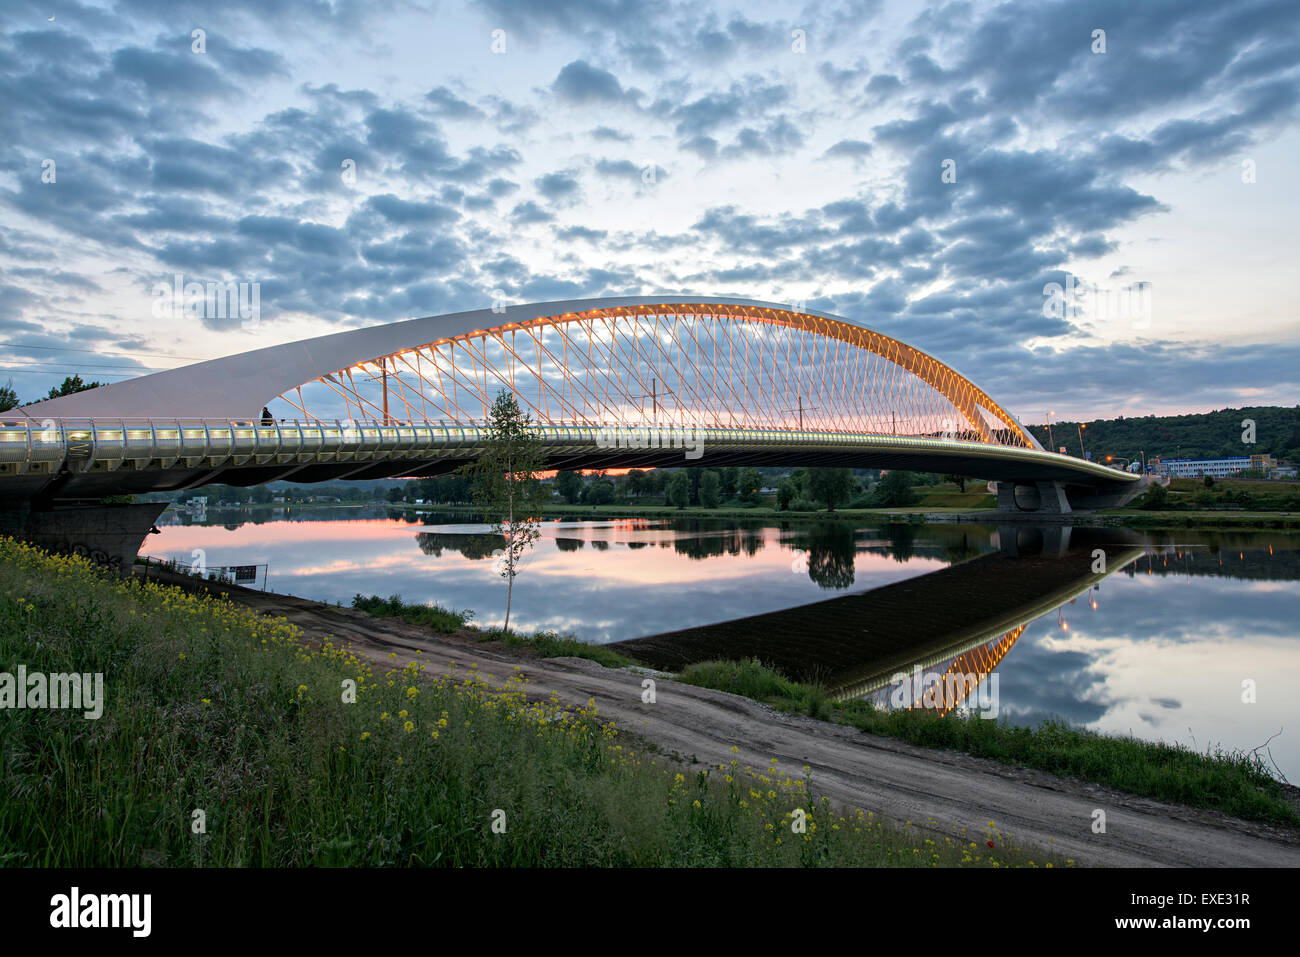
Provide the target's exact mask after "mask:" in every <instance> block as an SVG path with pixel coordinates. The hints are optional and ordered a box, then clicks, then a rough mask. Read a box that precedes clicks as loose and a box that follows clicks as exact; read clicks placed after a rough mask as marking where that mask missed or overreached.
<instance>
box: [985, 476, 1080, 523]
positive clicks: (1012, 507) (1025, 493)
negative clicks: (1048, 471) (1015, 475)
mask: <svg viewBox="0 0 1300 957" xmlns="http://www.w3.org/2000/svg"><path fill="white" fill-rule="evenodd" d="M998 511H1000V512H1007V513H1013V512H1014V513H1021V512H1028V513H1032V514H1035V515H1069V514H1070V512H1071V511H1072V509H1071V508H1070V500H1069V498H1067V497H1066V494H1065V486H1064V485H1063V484H1062V483H1061V482H1033V483H1017V482H998Z"/></svg>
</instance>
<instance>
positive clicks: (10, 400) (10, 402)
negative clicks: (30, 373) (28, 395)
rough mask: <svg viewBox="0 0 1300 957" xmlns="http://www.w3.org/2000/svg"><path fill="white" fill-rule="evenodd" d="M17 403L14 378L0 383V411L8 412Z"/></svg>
mask: <svg viewBox="0 0 1300 957" xmlns="http://www.w3.org/2000/svg"><path fill="white" fill-rule="evenodd" d="M17 405H18V393H17V392H15V391H14V380H13V379H10V380H9V381H8V382H7V383H5V384H4V385H0V412H8V411H9V410H10V409H13V408H16V407H17Z"/></svg>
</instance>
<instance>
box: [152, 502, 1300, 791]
mask: <svg viewBox="0 0 1300 957" xmlns="http://www.w3.org/2000/svg"><path fill="white" fill-rule="evenodd" d="M189 522H191V520H190V519H188V518H187V517H182V516H178V515H175V514H174V513H172V512H168V513H167V515H166V516H165V517H164V524H162V526H161V534H159V535H154V536H150V539H149V541H148V542H146V545H145V551H146V552H147V553H148V554H149V555H151V556H156V557H162V558H172V559H177V560H179V561H183V562H188V561H190V560H191V556H192V554H193V551H194V549H203V550H204V552H205V553H206V554H205V559H206V561H207V563H208V564H209V565H249V564H255V563H267V565H268V567H269V587H270V588H271V589H273V590H275V591H279V592H287V593H291V594H295V595H302V596H305V597H309V598H315V599H319V600H323V601H331V602H342V603H344V604H347V603H349V602H350V601H351V598H352V596H353V595H354V594H356V593H357V592H361V593H364V594H379V595H391V594H395V593H396V594H400V595H401V596H402V597H403V598H404V599H406V600H407V601H421V602H438V603H440V604H443V605H446V606H449V607H453V608H456V609H465V608H470V609H473V610H474V611H475V613H476V617H475V620H476V621H477V622H479V623H480V624H484V625H494V624H495V625H499V624H500V623H501V621H502V619H503V617H504V610H505V609H504V605H505V584H504V582H503V581H502V580H501V579H500V578H499V576H497V575H496V574H495V572H494V569H493V561H492V557H491V555H492V551H493V549H495V548H498V547H499V545H500V542H499V540H495V541H494V540H493V539H492V537H491V536H490V535H488V534H487V528H486V526H484V525H479V524H469V523H465V522H464V521H463V520H457V519H456V518H454V517H453V518H449V517H446V516H437V515H425V516H421V517H419V518H418V519H416V518H415V517H414V516H411V517H398V516H396V515H395V514H394V513H390V512H388V510H386V509H384V508H382V507H373V506H370V507H356V508H344V507H340V508H337V509H311V510H305V509H304V510H297V511H294V510H285V509H281V510H275V511H262V512H257V511H245V512H221V513H218V512H215V511H209V513H208V516H207V518H206V519H205V520H204V521H202V522H199V523H189ZM185 523H189V524H185ZM1099 554H1100V555H1102V556H1104V557H1103V562H1102V564H1103V565H1104V566H1105V567H1104V570H1103V571H1102V572H1101V573H1100V574H1099V573H1098V562H1097V556H1098V555H1099ZM793 609H797V611H796V610H793ZM737 619H740V620H739V621H738V620H737ZM511 624H512V626H514V627H516V628H517V629H519V630H529V631H531V630H534V629H541V628H547V629H555V630H557V631H560V632H565V633H572V634H575V635H577V636H578V637H579V638H582V639H584V640H586V641H591V642H598V643H608V642H615V641H624V640H627V639H635V638H641V637H643V636H659V637H656V638H654V639H647V641H646V642H643V643H639V644H640V645H645V646H646V647H645V651H646V652H647V656H641V655H639V656H638V657H642V659H643V660H647V661H650V662H651V663H656V658H657V659H658V661H659V662H661V663H665V664H668V665H678V666H679V665H680V664H681V663H683V662H686V661H690V660H699V659H700V658H701V657H718V656H720V655H725V656H726V657H742V656H747V655H750V654H756V655H758V656H759V657H760V658H762V659H763V660H766V661H772V662H773V663H776V664H778V665H779V666H780V667H781V668H782V670H785V671H787V672H788V673H791V674H794V675H795V676H798V677H816V678H818V679H819V680H822V681H824V682H826V683H828V684H829V685H830V686H832V687H833V688H838V689H839V690H840V693H841V696H847V695H850V694H860V693H865V689H869V688H873V687H874V688H877V689H878V687H879V680H877V679H878V678H879V675H880V673H882V672H890V671H898V670H904V671H910V670H911V668H912V666H913V665H920V666H923V667H925V668H927V669H932V668H937V669H938V670H939V671H940V672H942V671H943V670H944V668H945V667H947V668H950V669H951V668H957V669H958V670H964V671H966V672H969V671H970V670H971V669H972V668H975V669H976V670H977V671H981V672H984V671H987V672H988V673H993V674H996V677H997V688H998V700H999V710H1000V713H1001V714H1002V716H1003V717H1005V718H1007V719H1008V720H1010V721H1013V722H1015V723H1034V722H1036V721H1037V720H1039V719H1041V718H1043V717H1047V716H1051V715H1055V716H1061V717H1065V718H1067V719H1069V720H1071V721H1073V722H1076V723H1080V724H1084V725H1087V726H1088V727H1091V728H1094V729H1097V730H1101V731H1110V732H1122V733H1131V734H1134V735H1136V736H1139V737H1142V738H1147V739H1151V740H1156V739H1163V740H1166V741H1179V742H1182V743H1185V744H1188V745H1192V746H1194V747H1196V748H1198V749H1200V750H1204V749H1206V748H1207V747H1223V748H1225V749H1254V748H1256V747H1259V746H1260V745H1262V744H1263V743H1264V742H1265V741H1266V740H1267V739H1269V737H1270V736H1272V735H1275V733H1276V732H1278V731H1279V729H1285V730H1282V733H1281V734H1279V735H1277V736H1276V737H1273V739H1272V742H1271V744H1270V745H1269V748H1270V750H1271V756H1272V760H1273V761H1275V762H1276V764H1277V765H1278V767H1279V768H1280V769H1281V770H1282V772H1283V773H1284V774H1286V776H1287V777H1288V779H1289V780H1291V781H1293V782H1295V781H1300V722H1298V721H1297V720H1296V719H1297V717H1300V708H1297V706H1296V705H1295V703H1294V702H1295V698H1294V689H1295V688H1296V687H1300V537H1297V536H1294V535H1291V536H1288V535H1285V534H1283V533H1280V532H1278V533H1246V532H1192V531H1188V532H1175V533H1165V532H1160V533H1151V534H1145V533H1137V532H1131V531H1125V530H1086V529H1074V530H1073V531H1072V532H1070V533H1069V534H1068V535H1067V536H1066V539H1065V540H1062V539H1061V536H1060V535H1059V534H1057V533H1053V532H1050V531H1049V532H1048V533H1047V536H1046V539H1045V540H1044V536H1043V535H1042V534H1041V533H1039V532H1036V531H1034V530H1028V531H1026V530H1023V529H1022V530H1011V529H1006V528H1004V529H1001V530H999V529H997V528H996V527H986V526H979V525H951V526H924V527H917V526H908V525H895V526H890V525H869V524H862V523H857V522H854V523H825V522H817V523H803V524H801V523H797V522H792V523H788V524H778V523H772V522H755V523H742V522H734V521H720V520H692V519H686V520H646V519H628V520H619V521H571V520H565V521H552V522H547V523H545V524H544V525H543V532H542V538H541V540H540V541H539V542H538V544H537V547H536V549H535V550H534V551H533V552H532V553H530V554H529V555H528V556H527V557H526V559H525V561H524V565H523V567H522V569H521V571H520V573H519V576H518V578H517V579H516V581H515V594H514V606H513V612H512V621H511ZM663 633H672V634H667V635H665V634H663ZM972 663H975V664H972ZM873 681H874V682H875V683H874V684H873ZM1243 682H1245V683H1247V685H1246V686H1247V687H1250V683H1253V688H1254V698H1255V700H1254V702H1253V703H1249V702H1244V701H1243V696H1244V692H1243ZM1245 696H1246V697H1249V695H1245ZM1261 754H1263V752H1261ZM1266 757H1267V756H1266Z"/></svg>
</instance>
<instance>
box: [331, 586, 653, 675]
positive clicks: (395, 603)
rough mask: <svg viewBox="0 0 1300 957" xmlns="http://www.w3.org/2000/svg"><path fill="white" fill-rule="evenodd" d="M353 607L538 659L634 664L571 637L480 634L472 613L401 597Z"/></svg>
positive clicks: (360, 599)
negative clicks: (467, 635) (471, 637)
mask: <svg viewBox="0 0 1300 957" xmlns="http://www.w3.org/2000/svg"><path fill="white" fill-rule="evenodd" d="M352 607H353V608H357V609H360V610H361V611H364V612H366V613H367V614H369V615H374V616H375V617H377V618H400V619H401V620H402V621H404V622H407V623H408V624H412V625H421V626H423V627H426V628H431V629H433V630H434V631H439V632H443V633H444V634H453V633H456V632H475V633H476V634H475V637H476V638H477V639H478V640H479V641H500V642H502V643H504V644H506V645H508V646H510V647H511V648H514V649H516V650H519V651H526V652H528V653H529V654H532V655H536V656H537V657H539V658H587V659H589V660H591V661H598V662H600V663H601V664H602V665H604V666H605V667H606V668H625V667H627V666H628V665H631V664H634V662H633V661H632V659H630V658H626V657H624V656H623V655H620V654H619V653H618V652H616V651H613V650H612V649H610V648H606V647H604V646H602V645H592V644H588V643H587V642H585V641H580V640H578V639H577V638H575V637H573V636H572V635H560V634H558V633H557V632H554V631H538V632H536V633H535V634H532V635H520V634H517V633H516V632H513V631H509V632H507V631H502V630H501V629H500V628H495V629H490V630H486V631H480V630H479V629H478V628H476V627H475V626H473V625H471V624H470V622H471V621H472V620H473V618H474V612H472V611H468V610H466V611H450V610H448V609H446V608H443V607H442V606H441V605H437V604H432V605H416V604H408V603H406V602H404V601H402V596H401V595H390V596H389V597H387V598H380V597H379V596H378V595H371V596H369V597H368V598H367V597H365V596H362V595H357V596H356V597H355V598H353V599H352Z"/></svg>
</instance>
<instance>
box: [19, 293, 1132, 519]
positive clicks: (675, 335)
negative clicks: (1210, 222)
mask: <svg viewBox="0 0 1300 957" xmlns="http://www.w3.org/2000/svg"><path fill="white" fill-rule="evenodd" d="M502 390H506V391H509V392H511V393H513V395H514V396H515V397H516V398H517V400H518V402H519V404H520V406H521V408H523V409H524V410H525V411H526V412H528V413H529V415H530V416H531V418H532V421H533V423H534V426H535V428H536V430H537V432H538V434H539V436H540V438H541V439H542V442H543V444H544V447H545V450H546V454H547V458H548V463H549V465H550V467H553V468H562V469H563V468H569V469H583V468H614V467H654V466H674V465H709V466H722V465H734V464H745V465H775V466H781V465H808V466H819V465H827V466H829V465H835V466H851V467H866V468H908V469H917V470H923V471H932V472H945V473H955V474H964V475H972V476H978V477H981V478H990V479H995V480H997V481H998V483H999V484H998V489H999V506H1000V508H1001V509H1002V510H1004V511H1025V510H1039V511H1044V512H1057V513H1059V512H1068V511H1070V510H1071V508H1072V507H1075V508H1077V507H1098V506H1103V505H1112V504H1119V503H1121V502H1122V501H1125V500H1127V499H1128V498H1131V497H1132V496H1133V495H1135V494H1137V492H1138V491H1140V489H1141V486H1142V483H1141V481H1140V480H1139V478H1138V477H1137V476H1133V475H1129V474H1126V473H1123V472H1120V471H1118V470H1115V469H1111V468H1108V467H1106V466H1103V465H1100V464H1098V463H1094V462H1089V461H1085V460H1081V459H1076V458H1072V457H1067V456H1064V455H1058V454H1056V453H1053V452H1049V451H1047V450H1045V449H1043V448H1042V446H1041V445H1040V444H1039V443H1038V442H1037V441H1036V440H1035V439H1034V437H1033V436H1032V435H1031V434H1030V433H1029V431H1028V430H1026V429H1025V428H1024V427H1023V426H1022V425H1021V424H1020V423H1019V422H1018V421H1016V419H1015V417H1014V416H1013V415H1011V413H1010V412H1008V411H1007V410H1006V409H1005V408H1004V407H1003V406H1002V405H1000V404H999V403H998V402H997V401H995V400H994V399H993V398H992V397H991V396H990V395H989V394H988V393H987V392H985V391H984V390H982V389H981V388H979V387H978V386H976V385H975V384H974V383H972V382H971V381H970V380H969V379H968V378H966V377H965V376H963V375H961V374H959V373H958V372H957V371H955V370H954V369H953V368H952V367H951V366H949V365H947V364H945V363H943V362H941V361H939V360H938V359H936V358H934V357H932V356H929V355H927V354H926V353H923V352H921V351H920V350H918V349H915V348H913V347H911V346H909V345H907V344H905V343H903V342H900V341H899V340H897V339H894V338H891V337H889V336H885V335H882V334H880V333H878V332H875V331H873V330H871V329H869V328H867V327H865V326H863V325H861V324H859V323H857V322H855V321H853V320H850V319H845V318H842V317H839V316H833V315H828V314H824V313H819V312H813V311H808V310H802V309H792V308H788V307H785V306H781V305H777V304H773V303H765V302H758V301H753V300H740V299H723V298H705V297H681V296H670V297H619V298H603V299H588V300H574V301H566V302H549V303H538V304H531V305H512V306H503V307H499V308H493V309H480V310H473V311H469V312H460V313H454V314H451V315H445V316H432V317H428V318H424V319H413V320H409V321H404V322H396V323H391V324H388V325H382V326H375V327H372V328H366V329H358V330H352V331H348V332H340V333H335V334H331V335H326V336H319V337H316V338H312V339H304V340H301V341H298V342H290V343H285V344H282V345H277V346H270V347H267V348H263V349H256V350H253V351H251V352H245V353H241V354H239V355H234V356H229V357H226V358H221V359H213V360H209V361H205V362H199V363H195V364H193V365H189V366H184V367H181V368H177V369H172V370H168V371H166V372H160V373H155V374H152V375H146V376H142V377H140V378H137V379H132V380H128V381H125V382H120V383H114V384H112V385H108V386H103V387H100V388H97V389H93V390H89V391H86V392H82V393H77V394H75V395H71V396H65V397H62V398H58V399H52V400H48V401H44V402H38V403H35V404H33V405H30V406H26V407H23V408H21V409H16V410H12V411H11V412H9V413H6V414H5V415H6V416H7V417H8V418H7V419H5V420H4V421H0V503H3V502H6V501H7V502H9V503H16V502H21V503H37V504H38V507H50V506H53V505H57V504H59V503H73V502H87V501H98V500H100V499H101V498H102V497H104V496H108V495H116V494H123V493H132V492H148V491H167V490H179V489H186V488H194V487H198V486H202V485H206V484H211V483H215V482H220V483H225V484H233V485H255V484H260V483H263V482H268V481H273V480H279V479H287V480H291V481H296V482H317V481H325V480H339V479H369V478H388V477H408V476H429V475H436V474H439V473H443V472H447V471H451V470H453V469H455V468H457V467H458V466H460V465H461V464H463V463H465V462H468V461H471V460H473V459H474V458H475V457H476V456H477V455H478V454H479V453H480V452H481V450H482V448H483V443H484V440H485V437H486V435H487V431H486V428H485V422H486V418H487V411H488V408H489V407H490V406H491V404H492V402H493V401H494V399H495V397H496V395H497V394H498V393H500V392H501V391H502ZM264 408H265V409H266V410H268V412H269V414H264V413H263V409H264Z"/></svg>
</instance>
